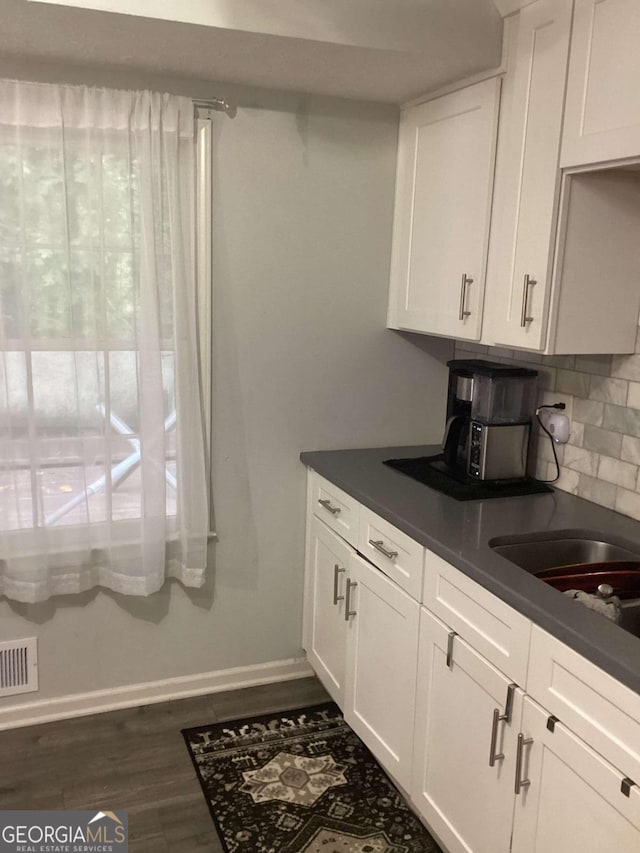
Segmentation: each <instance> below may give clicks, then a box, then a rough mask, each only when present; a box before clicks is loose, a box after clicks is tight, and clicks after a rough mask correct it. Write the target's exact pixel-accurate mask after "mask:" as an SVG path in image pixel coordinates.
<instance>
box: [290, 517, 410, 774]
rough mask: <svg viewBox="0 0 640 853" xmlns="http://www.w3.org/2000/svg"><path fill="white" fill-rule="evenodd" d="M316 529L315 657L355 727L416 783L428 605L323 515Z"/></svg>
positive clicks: (310, 614)
mask: <svg viewBox="0 0 640 853" xmlns="http://www.w3.org/2000/svg"><path fill="white" fill-rule="evenodd" d="M308 531H309V533H308V536H309V540H308V542H307V583H306V595H307V601H306V602H305V624H304V646H305V649H306V652H307V659H308V661H309V663H310V664H311V666H312V667H313V669H314V671H315V673H316V675H317V676H318V678H319V679H320V681H322V683H323V685H324V686H325V688H326V690H327V692H328V693H329V694H330V696H331V697H332V698H333V700H334V701H335V702H336V703H337V704H338V705H339V706H340V708H341V709H342V710H343V713H344V717H345V720H346V721H347V722H348V723H349V725H350V726H351V728H352V729H353V730H354V731H355V732H356V734H358V735H359V736H360V737H361V738H362V740H363V741H364V743H365V744H366V745H367V746H368V747H369V749H370V750H371V752H372V753H373V755H375V757H376V758H377V759H378V761H379V762H380V763H381V764H382V766H383V767H384V768H385V769H386V770H387V771H388V772H389V773H390V774H391V775H392V776H393V777H394V779H395V780H396V782H398V784H399V785H401V786H402V787H403V788H405V789H408V788H409V784H410V781H411V766H412V761H413V716H414V703H415V688H416V668H417V657H418V628H419V611H420V605H419V604H418V602H417V601H415V600H414V599H413V598H411V597H410V596H409V595H407V593H406V592H404V591H403V590H402V589H400V587H399V586H398V585H397V584H396V583H394V581H392V580H390V579H389V578H388V577H386V575H384V574H383V572H381V571H380V570H379V569H378V568H376V567H375V566H372V565H371V564H370V563H368V562H367V561H366V560H364V559H363V558H362V557H360V556H359V555H358V554H357V553H356V551H355V549H354V548H352V547H350V546H349V545H348V544H347V543H346V542H345V541H344V540H343V539H341V538H340V537H339V536H338V535H337V534H336V533H334V532H333V531H332V530H330V529H329V528H328V527H327V526H326V524H325V523H324V522H323V521H321V520H320V519H319V518H316V517H315V516H312V517H311V519H310V522H309V527H308Z"/></svg>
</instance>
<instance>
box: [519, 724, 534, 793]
mask: <svg viewBox="0 0 640 853" xmlns="http://www.w3.org/2000/svg"><path fill="white" fill-rule="evenodd" d="M532 743H533V738H532V737H525V736H524V735H523V734H519V735H518V748H517V751H516V786H515V792H516V794H519V793H520V791H521V790H522V789H523V788H528V787H529V785H530V784H531V779H522V778H521V776H522V761H523V753H524V748H525V746H530V745H531V744H532Z"/></svg>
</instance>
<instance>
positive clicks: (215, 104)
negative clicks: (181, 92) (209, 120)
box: [193, 98, 238, 118]
mask: <svg viewBox="0 0 640 853" xmlns="http://www.w3.org/2000/svg"><path fill="white" fill-rule="evenodd" d="M193 108H194V109H195V110H196V112H198V111H199V110H202V111H203V112H206V111H207V110H216V111H217V112H223V113H226V114H227V115H228V116H229V118H235V115H236V113H237V111H238V110H237V107H236V105H235V104H230V103H229V102H228V101H225V99H224V98H207V99H206V100H204V99H200V98H195V99H194V101H193Z"/></svg>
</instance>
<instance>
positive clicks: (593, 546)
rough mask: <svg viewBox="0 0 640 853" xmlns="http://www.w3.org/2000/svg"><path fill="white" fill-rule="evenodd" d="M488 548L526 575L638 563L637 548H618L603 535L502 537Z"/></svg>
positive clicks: (575, 533)
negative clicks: (584, 565)
mask: <svg viewBox="0 0 640 853" xmlns="http://www.w3.org/2000/svg"><path fill="white" fill-rule="evenodd" d="M489 547H490V548H493V550H494V551H495V552H496V553H497V554H500V555H501V556H502V557H504V558H505V559H507V560H510V562H512V563H515V564H516V566H520V568H521V569H525V571H527V572H531V573H532V574H534V575H535V574H536V573H537V572H539V571H541V570H543V569H554V568H557V567H559V566H573V565H576V564H578V563H605V562H610V561H612V560H638V561H640V547H638V549H637V550H632V547H629V546H626V545H624V546H623V545H618V544H615V543H613V542H609V541H607V540H606V539H604V538H603V536H602V534H600V533H594V534H588V533H584V532H582V531H572V530H569V531H566V532H562V531H555V532H554V533H553V534H550V533H537V534H536V533H531V534H529V535H525V536H502V537H500V536H499V537H497V538H495V539H491V540H490V542H489Z"/></svg>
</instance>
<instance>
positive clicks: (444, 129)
mask: <svg viewBox="0 0 640 853" xmlns="http://www.w3.org/2000/svg"><path fill="white" fill-rule="evenodd" d="M499 87H500V81H499V80H498V79H493V80H487V81H485V82H483V83H478V84H476V85H474V86H469V87H468V88H466V89H462V90H460V91H458V92H454V93H453V94H451V95H444V96H443V97H441V98H437V99H435V100H433V101H429V102H428V103H425V104H421V105H420V106H417V107H412V108H410V109H408V110H406V112H405V113H404V114H403V116H402V119H401V122H400V137H399V140H398V171H397V176H396V205H395V214H394V236H393V251H392V259H391V286H390V295H389V326H390V327H391V328H400V329H409V330H413V331H416V332H426V333H429V334H434V335H446V336H447V337H454V338H465V339H467V340H478V338H479V337H480V330H481V323H482V307H483V299H484V280H485V272H486V254H487V243H488V237H489V220H490V212H491V197H492V190H493V167H494V158H495V139H496V124H497V116H498V102H499V92H500V88H499Z"/></svg>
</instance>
